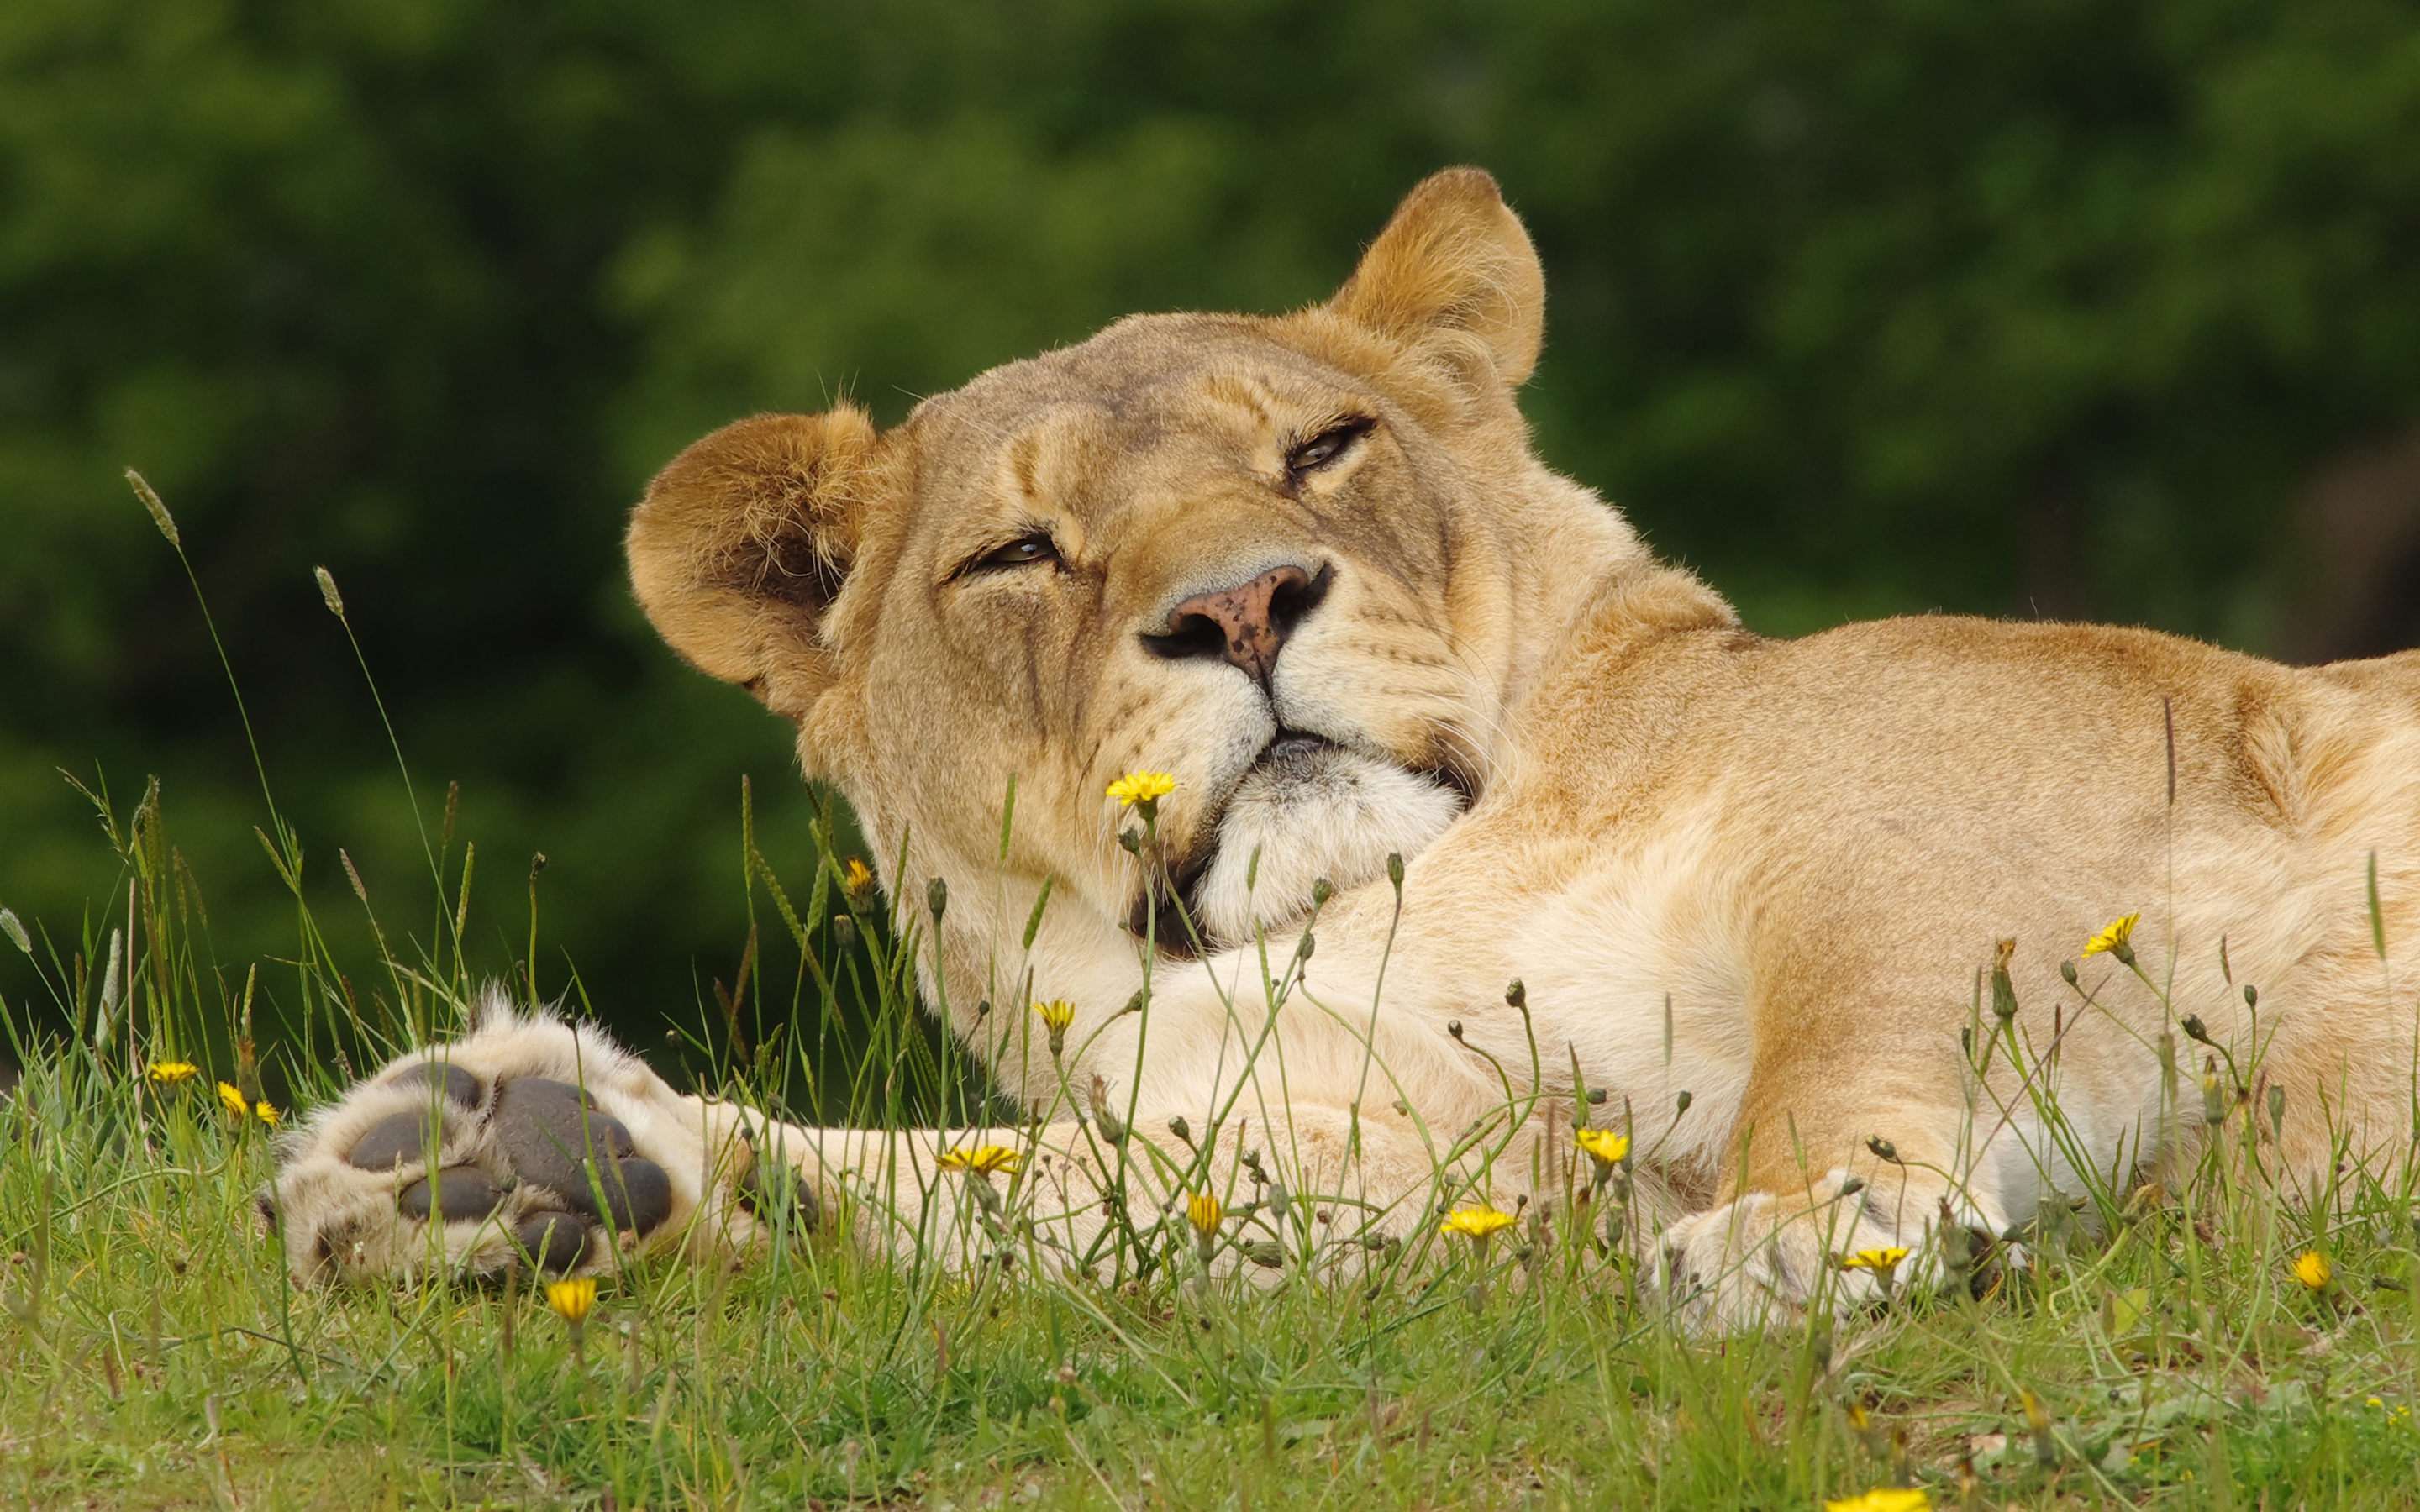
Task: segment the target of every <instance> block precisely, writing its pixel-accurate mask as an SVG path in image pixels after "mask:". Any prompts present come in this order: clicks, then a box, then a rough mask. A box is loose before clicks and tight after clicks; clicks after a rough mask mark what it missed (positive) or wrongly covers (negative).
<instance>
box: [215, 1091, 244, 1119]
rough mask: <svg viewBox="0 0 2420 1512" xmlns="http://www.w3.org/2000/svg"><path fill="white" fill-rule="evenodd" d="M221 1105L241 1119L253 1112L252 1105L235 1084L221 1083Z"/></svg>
mask: <svg viewBox="0 0 2420 1512" xmlns="http://www.w3.org/2000/svg"><path fill="white" fill-rule="evenodd" d="M219 1105H220V1106H221V1107H223V1108H225V1109H226V1110H227V1111H228V1112H229V1113H232V1114H234V1115H235V1116H236V1117H237V1118H239V1119H240V1118H242V1117H243V1116H244V1115H245V1114H247V1113H249V1112H251V1111H252V1103H250V1102H248V1101H246V1100H245V1098H244V1095H243V1093H242V1092H241V1091H240V1090H239V1089H238V1088H237V1087H236V1085H235V1083H233V1082H221V1083H219Z"/></svg>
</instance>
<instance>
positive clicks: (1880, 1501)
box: [1823, 1486, 1932, 1512]
mask: <svg viewBox="0 0 2420 1512" xmlns="http://www.w3.org/2000/svg"><path fill="white" fill-rule="evenodd" d="M1931 1505H1932V1498H1931V1496H1928V1495H1927V1494H1925V1492H1924V1489H1923V1488H1921V1487H1909V1486H1877V1487H1875V1488H1874V1489H1872V1490H1870V1491H1867V1492H1865V1493H1864V1494H1862V1495H1859V1496H1844V1497H1842V1498H1840V1499H1839V1500H1838V1501H1835V1502H1826V1503H1824V1504H1823V1512H1930V1508H1931Z"/></svg>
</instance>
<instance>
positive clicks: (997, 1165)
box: [933, 1145, 1018, 1176]
mask: <svg viewBox="0 0 2420 1512" xmlns="http://www.w3.org/2000/svg"><path fill="white" fill-rule="evenodd" d="M933 1164H934V1165H939V1167H941V1169H943V1170H945V1171H965V1172H967V1173H969V1174H970V1175H973V1176H989V1175H990V1174H991V1173H992V1172H994V1171H1007V1172H1010V1173H1012V1174H1014V1173H1015V1171H1016V1167H1017V1165H1018V1161H1017V1155H1016V1150H1014V1149H1009V1148H1008V1147H1007V1146H1006V1145H981V1146H978V1147H976V1148H974V1149H965V1148H963V1147H961V1148H959V1149H945V1150H943V1151H941V1152H940V1153H939V1154H938V1155H936V1156H934V1157H933Z"/></svg>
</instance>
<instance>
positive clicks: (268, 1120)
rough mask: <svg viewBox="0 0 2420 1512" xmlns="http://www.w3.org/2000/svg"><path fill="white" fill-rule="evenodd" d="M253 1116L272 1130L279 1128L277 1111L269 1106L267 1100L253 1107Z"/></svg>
mask: <svg viewBox="0 0 2420 1512" xmlns="http://www.w3.org/2000/svg"><path fill="white" fill-rule="evenodd" d="M252 1116H253V1117H254V1118H256V1119H259V1120H260V1121H261V1122H263V1123H265V1124H267V1125H269V1127H271V1128H272V1129H274V1128H276V1127H277V1110H276V1109H275V1108H273V1107H271V1106H270V1105H269V1101H268V1100H267V1099H266V1098H264V1099H262V1100H261V1101H260V1102H257V1103H254V1104H253V1105H252Z"/></svg>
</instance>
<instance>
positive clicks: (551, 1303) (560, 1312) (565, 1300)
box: [546, 1275, 597, 1365]
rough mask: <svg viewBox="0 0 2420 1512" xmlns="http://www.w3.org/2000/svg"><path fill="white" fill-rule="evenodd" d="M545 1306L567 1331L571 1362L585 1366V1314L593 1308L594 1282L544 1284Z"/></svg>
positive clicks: (576, 1280) (582, 1279)
mask: <svg viewBox="0 0 2420 1512" xmlns="http://www.w3.org/2000/svg"><path fill="white" fill-rule="evenodd" d="M546 1304H547V1306H548V1307H550V1308H551V1309H552V1310H553V1312H554V1316H555V1317H557V1318H560V1319H563V1326H564V1327H565V1328H566V1329H569V1330H570V1331H571V1356H572V1358H573V1359H575V1360H578V1361H580V1362H581V1363H582V1364H583V1365H584V1364H586V1363H587V1359H588V1351H587V1349H586V1342H587V1338H586V1335H587V1333H588V1312H589V1309H590V1308H592V1307H595V1306H596V1305H597V1278H596V1277H595V1276H593V1275H583V1276H580V1277H577V1278H573V1279H566V1280H562V1281H550V1282H548V1283H547V1284H546Z"/></svg>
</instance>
